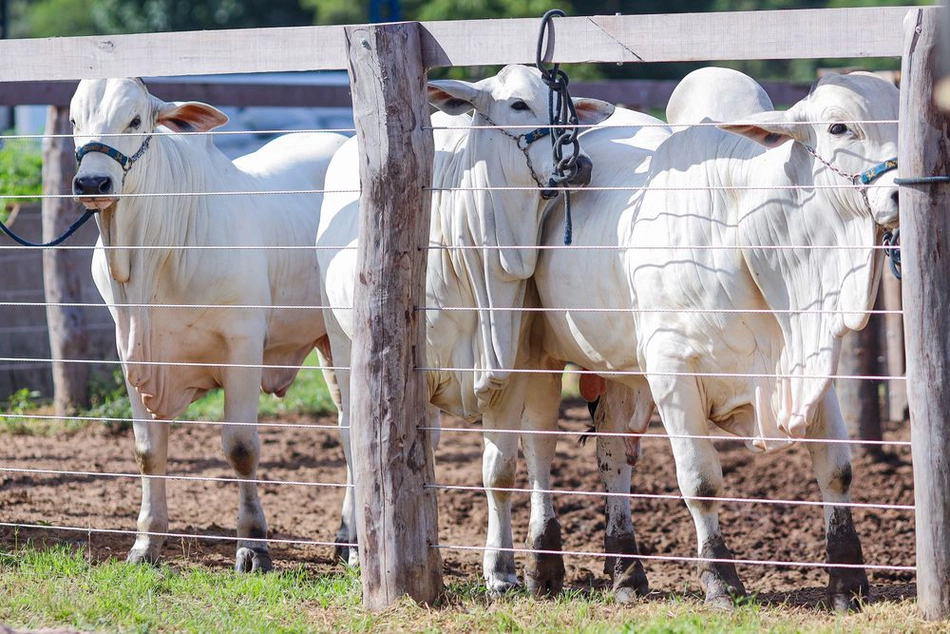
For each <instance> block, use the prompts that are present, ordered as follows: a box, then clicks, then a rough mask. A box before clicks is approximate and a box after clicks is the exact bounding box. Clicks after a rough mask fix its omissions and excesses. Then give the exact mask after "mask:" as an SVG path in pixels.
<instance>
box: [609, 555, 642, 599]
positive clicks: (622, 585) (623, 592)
mask: <svg viewBox="0 0 950 634" xmlns="http://www.w3.org/2000/svg"><path fill="white" fill-rule="evenodd" d="M613 594H614V598H615V599H616V600H617V601H618V602H619V603H633V602H634V601H636V600H637V599H638V598H642V597H645V596H647V595H648V594H650V582H649V581H648V580H647V574H646V573H645V572H644V571H643V565H642V564H641V563H640V562H639V561H638V562H636V563H635V564H634V565H632V566H630V567H629V568H627V569H626V570H624V571H622V572H620V571H617V572H616V573H615V574H614V585H613Z"/></svg>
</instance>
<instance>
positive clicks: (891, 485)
mask: <svg viewBox="0 0 950 634" xmlns="http://www.w3.org/2000/svg"><path fill="white" fill-rule="evenodd" d="M587 420H588V416H587V412H586V408H585V407H584V405H583V403H582V402H579V401H578V402H566V403H565V405H564V408H563V410H562V420H561V425H562V428H563V429H564V430H565V431H567V432H570V434H569V435H567V436H565V437H564V438H563V439H562V440H561V442H560V443H559V446H558V457H557V461H556V463H555V472H554V484H555V487H556V488H557V489H558V490H562V491H565V493H563V494H559V495H557V496H556V498H555V504H556V508H557V511H558V514H559V519H560V521H561V526H562V531H563V535H564V546H565V549H566V550H569V551H579V552H588V553H591V552H593V553H597V552H602V544H603V537H604V520H603V510H602V506H603V498H602V497H596V496H581V495H571V494H569V493H567V492H569V491H583V490H586V491H599V490H601V485H600V481H599V478H598V475H597V467H596V459H595V458H596V454H595V443H593V442H589V443H587V444H585V445H581V444H579V443H578V441H577V439H578V437H579V435H580V432H582V431H583V430H584V428H585V425H586V422H587ZM281 422H287V421H281ZM293 422H295V423H300V424H301V425H300V426H299V427H292V428H287V427H274V426H268V425H266V424H264V425H262V427H261V432H260V433H261V439H262V446H263V460H262V465H261V469H260V478H261V479H263V480H273V481H291V482H292V484H266V485H261V486H260V489H259V490H260V494H261V500H262V503H263V505H264V510H265V512H266V514H267V518H268V521H269V524H270V529H271V537H273V538H275V539H277V540H288V541H310V540H315V541H321V542H332V541H333V537H334V533H335V531H336V528H337V526H338V523H339V510H340V504H341V501H342V496H343V490H342V489H341V488H339V487H319V486H312V484H310V483H342V482H344V480H345V475H344V472H343V452H342V449H341V447H340V445H339V442H338V440H337V434H336V432H335V431H334V430H330V429H326V428H322V427H311V425H333V424H335V418H332V417H331V418H328V419H321V420H319V421H293ZM443 426H445V427H466V425H464V424H463V423H461V422H459V421H456V420H454V419H447V418H446V419H443ZM467 427H469V429H472V430H477V429H478V428H477V426H467ZM650 432H651V433H652V432H656V433H662V427H660V426H659V425H658V424H655V425H654V426H653V427H652V428H651V430H650ZM909 437H910V430H909V425H908V423H907V422H906V421H905V422H904V423H902V424H892V425H890V426H889V428H888V429H887V431H886V434H885V438H886V439H888V440H908V439H909ZM0 438H2V445H0V467H3V468H6V469H16V468H29V469H51V470H57V471H72V472H85V473H75V474H69V475H63V474H53V475H44V474H36V473H16V472H10V471H0V524H25V525H35V526H39V527H38V528H22V527H21V528H18V529H14V528H12V527H10V526H0V550H2V551H4V552H9V551H11V550H12V549H14V548H16V547H17V545H18V544H23V543H24V541H25V540H27V539H32V540H34V541H37V542H40V543H53V542H57V541H65V542H69V543H75V544H81V545H82V546H83V547H85V548H87V549H88V551H89V552H90V553H91V555H92V556H93V557H95V558H97V559H104V558H109V557H116V558H124V557H125V554H126V552H127V550H128V548H129V547H130V546H131V543H132V541H133V537H132V535H131V534H123V533H121V532H120V533H101V532H95V531H94V530H92V529H117V530H119V531H133V530H134V528H135V518H136V516H137V514H138V506H139V498H140V493H139V483H138V478H137V477H101V476H97V475H95V474H94V473H90V472H97V473H100V472H108V473H120V474H136V473H137V468H136V466H135V462H134V460H133V458H132V434H131V430H123V431H120V432H115V431H110V430H108V429H105V428H104V427H102V426H95V425H94V426H90V427H89V428H88V429H86V430H84V431H81V432H78V433H75V434H72V435H66V434H63V435H61V436H57V437H52V438H44V437H40V436H11V435H4V436H2V437H0ZM718 445H719V447H720V455H721V457H722V461H723V471H724V474H725V480H726V485H727V490H726V492H725V495H727V496H731V497H750V498H766V499H778V500H816V501H817V500H819V499H820V496H819V492H818V487H817V485H816V484H815V481H814V478H813V476H812V474H811V463H810V459H809V457H808V455H807V452H806V451H805V450H804V448H803V447H800V446H794V447H792V448H791V449H788V450H785V451H782V452H779V453H776V454H771V455H761V454H753V453H751V452H749V451H748V450H746V449H745V447H744V446H742V445H740V444H738V443H736V442H732V441H722V442H719V443H718ZM643 446H644V452H643V457H642V459H641V461H640V463H639V464H638V465H637V467H636V469H635V471H634V477H633V485H634V490H635V491H636V492H639V493H648V494H677V492H678V491H677V488H676V479H675V476H674V470H673V459H672V454H671V451H670V448H669V443H668V442H667V441H666V439H664V438H646V439H645V440H644V441H643ZM220 447H221V446H220V440H219V429H218V428H217V427H215V426H211V425H194V424H189V425H176V426H175V427H174V428H173V429H172V430H171V438H170V452H169V453H170V462H169V473H170V474H172V475H177V476H188V477H199V478H200V477H212V478H215V477H224V478H227V477H232V474H231V472H230V469H229V468H228V466H227V463H226V462H225V460H224V456H223V454H222V451H221V448H220ZM887 453H888V459H887V460H886V461H879V462H872V461H871V460H869V459H868V458H866V457H862V456H858V457H856V459H855V464H854V472H855V477H854V489H853V491H854V497H855V501H856V502H864V503H876V504H900V505H910V504H913V501H914V500H913V478H912V472H911V463H910V450H909V448H907V447H888V448H887ZM436 460H437V463H436V479H437V481H438V482H439V483H440V484H452V485H470V486H477V485H479V484H480V481H481V435H480V434H479V433H475V431H472V432H465V433H463V432H443V434H442V441H441V444H440V447H439V450H438V451H437V453H436ZM524 484H525V481H524V466H523V464H522V465H519V482H518V485H517V486H524ZM438 497H439V529H440V530H439V533H440V541H441V543H442V544H448V545H465V546H482V545H483V544H484V534H485V526H486V504H485V501H484V497H483V495H482V493H481V492H478V491H440V492H439V494H438ZM168 500H169V515H170V518H171V526H170V531H171V532H173V533H181V534H191V535H199V536H202V535H203V536H210V535H224V536H232V535H233V530H234V529H233V527H234V522H235V514H236V505H237V488H236V486H235V485H234V484H233V483H222V482H214V481H206V480H205V481H202V480H197V481H196V480H190V481H185V480H173V481H170V482H169V484H168ZM633 506H634V525H635V527H636V530H637V538H638V540H639V543H640V547H641V551H642V552H643V554H645V555H668V556H686V557H689V556H692V555H693V554H694V553H695V535H694V531H693V525H692V522H691V520H690V518H689V514H688V512H687V511H686V507H685V505H684V504H683V502H682V501H681V500H659V499H649V498H648V499H643V498H640V499H635V500H634V504H633ZM854 514H855V523H856V526H857V529H858V532H859V534H860V535H861V538H862V542H863V546H864V554H865V559H866V561H867V563H868V565H869V566H873V565H900V566H912V565H913V564H914V528H913V513H912V512H911V511H898V510H880V509H857V510H855V513H854ZM514 522H515V531H516V533H515V540H516V544H520V543H521V542H522V540H523V539H524V536H525V533H526V528H527V523H528V496H527V495H526V494H515V496H514ZM721 522H722V530H723V535H724V537H725V539H726V543H727V544H728V545H729V546H730V547H731V549H732V550H733V552H734V554H735V555H736V557H737V558H741V559H751V560H772V561H793V562H795V561H797V562H821V561H823V559H824V540H823V526H822V513H821V509H820V507H817V506H809V507H804V506H789V505H784V504H740V503H727V504H725V507H724V511H723V513H722V515H721ZM57 527H78V528H79V529H81V530H79V531H67V530H61V529H58V528H57ZM272 552H273V555H274V561H275V566H276V567H277V568H281V567H289V566H300V565H303V566H305V567H306V568H307V569H308V570H313V572H314V574H321V573H325V572H326V571H328V570H332V569H333V568H334V567H335V566H336V565H337V564H336V563H335V562H334V561H333V550H332V548H331V547H330V546H328V545H300V544H276V545H274V546H272ZM233 554H234V544H233V542H229V541H215V540H208V539H194V538H176V539H169V540H168V542H167V544H166V546H165V550H164V558H165V561H168V562H170V563H172V564H174V565H182V566H187V565H193V564H194V563H200V564H206V565H209V566H212V567H222V568H224V567H229V566H231V565H233ZM442 557H443V561H444V571H445V575H446V580H447V581H454V580H459V579H468V580H477V579H479V578H480V563H479V562H480V560H481V553H480V552H477V551H462V550H452V549H444V550H443V551H442ZM565 563H566V566H567V577H568V579H567V581H568V584H567V585H568V586H570V587H574V588H581V589H583V588H591V587H604V586H605V585H607V578H606V576H605V575H604V574H603V572H602V566H603V564H602V560H600V559H597V558H594V557H590V556H576V555H571V556H567V557H566V562H565ZM518 565H519V568H521V567H522V565H523V557H519V558H518ZM644 567H645V569H646V572H647V575H648V577H649V580H650V585H651V588H652V589H653V591H654V594H655V595H656V596H657V597H663V596H666V594H667V593H673V592H677V593H679V592H684V591H686V592H698V591H699V583H698V581H697V579H696V575H695V572H694V567H693V565H692V564H686V563H675V562H668V561H658V560H648V561H644ZM739 574H740V576H741V578H742V579H743V581H744V583H745V585H746V588H747V589H748V590H749V591H750V592H756V593H759V595H760V597H761V598H763V599H765V600H768V601H777V602H782V601H788V602H789V603H792V604H803V605H808V604H814V603H815V602H816V601H818V600H819V598H820V597H821V595H822V594H823V588H824V585H825V583H826V573H825V571H824V570H823V569H822V568H806V567H801V566H792V567H786V566H774V565H741V566H739ZM868 574H869V577H870V580H871V586H872V590H871V592H872V597H871V598H872V600H875V599H877V600H881V599H884V600H896V599H899V598H901V597H905V596H913V594H914V585H913V581H914V578H913V574H912V573H908V572H895V571H878V570H869V571H868Z"/></svg>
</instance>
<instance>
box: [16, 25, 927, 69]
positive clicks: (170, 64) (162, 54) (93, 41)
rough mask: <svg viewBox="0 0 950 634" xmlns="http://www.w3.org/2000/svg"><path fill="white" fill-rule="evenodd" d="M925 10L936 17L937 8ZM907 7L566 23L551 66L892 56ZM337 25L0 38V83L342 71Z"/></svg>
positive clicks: (506, 43) (441, 34) (473, 56)
mask: <svg viewBox="0 0 950 634" xmlns="http://www.w3.org/2000/svg"><path fill="white" fill-rule="evenodd" d="M932 10H934V11H936V10H937V9H936V7H933V8H932ZM906 13H907V8H904V7H865V8H849V9H802V10H791V11H789V10H784V11H740V12H721V13H680V14H672V15H620V16H615V15H611V16H589V17H568V18H558V19H556V20H555V31H556V46H555V61H558V62H561V63H570V62H577V63H583V62H606V63H642V62H682V61H716V60H745V59H802V58H809V59H813V58H845V57H896V56H899V55H900V54H901V50H902V49H901V44H902V34H901V29H900V24H901V20H902V19H903V17H904V15H905V14H906ZM422 24H423V28H422V35H421V40H422V55H423V64H424V65H425V66H426V67H428V68H432V67H437V66H482V65H492V64H521V63H528V64H530V63H533V62H534V61H535V48H536V42H537V34H538V28H539V24H540V20H539V19H537V18H520V19H510V20H454V21H446V22H425V23H422ZM345 51H346V45H345V38H344V27H342V26H306V27H282V28H267V29H222V30H214V31H183V32H173V33H142V34H135V35H108V36H104V35H100V36H85V37H63V38H34V39H20V40H0V59H5V60H16V63H15V64H12V63H11V64H2V65H0V81H52V80H63V79H82V78H87V77H128V76H144V77H160V76H168V75H203V74H219V73H261V72H275V71H298V70H342V69H345V68H346V55H345Z"/></svg>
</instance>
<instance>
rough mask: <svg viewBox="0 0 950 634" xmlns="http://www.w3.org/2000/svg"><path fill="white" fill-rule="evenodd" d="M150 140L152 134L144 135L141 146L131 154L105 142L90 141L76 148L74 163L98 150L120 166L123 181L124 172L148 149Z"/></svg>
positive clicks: (126, 172) (127, 171)
mask: <svg viewBox="0 0 950 634" xmlns="http://www.w3.org/2000/svg"><path fill="white" fill-rule="evenodd" d="M151 141H152V135H151V134H149V135H148V136H147V137H145V140H144V141H142V146H141V147H140V148H139V149H138V151H137V152H136V153H135V154H133V155H132V156H126V155H125V154H123V153H122V152H120V151H119V150H117V149H115V148H114V147H112V146H111V145H106V144H105V143H100V142H99V141H90V142H89V143H86V144H85V145H83V146H82V147H80V148H79V149H77V150H76V163H81V162H82V157H84V156H86V155H87V154H89V153H90V152H99V153H100V154H105V155H106V156H108V157H109V158H111V159H113V160H114V161H116V162H117V163H118V164H119V165H120V166H122V180H123V181H125V176H126V174H128V173H129V170H130V169H132V164H133V163H135V162H136V161H137V160H139V159H140V158H142V155H143V154H145V151H146V150H147V149H148V144H149V143H150V142H151Z"/></svg>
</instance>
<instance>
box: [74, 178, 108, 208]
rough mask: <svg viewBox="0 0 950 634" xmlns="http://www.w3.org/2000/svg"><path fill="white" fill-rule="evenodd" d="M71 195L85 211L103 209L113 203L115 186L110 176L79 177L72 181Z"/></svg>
mask: <svg viewBox="0 0 950 634" xmlns="http://www.w3.org/2000/svg"><path fill="white" fill-rule="evenodd" d="M73 195H74V196H75V197H76V200H77V201H79V202H80V203H81V204H82V205H83V206H84V207H85V208H86V209H105V208H106V207H108V206H109V205H111V204H112V203H113V202H115V184H114V183H113V181H112V177H110V176H101V175H93V176H79V175H77V176H76V177H75V178H74V179H73Z"/></svg>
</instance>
